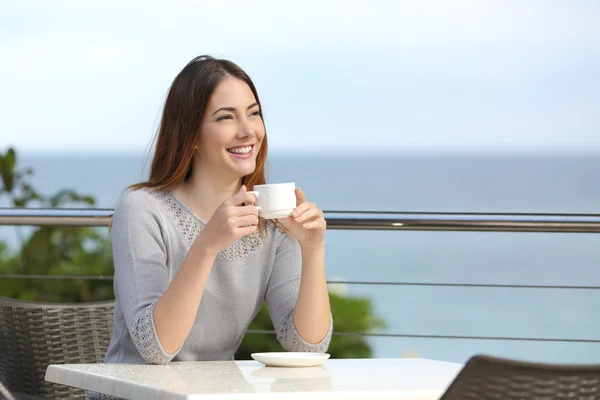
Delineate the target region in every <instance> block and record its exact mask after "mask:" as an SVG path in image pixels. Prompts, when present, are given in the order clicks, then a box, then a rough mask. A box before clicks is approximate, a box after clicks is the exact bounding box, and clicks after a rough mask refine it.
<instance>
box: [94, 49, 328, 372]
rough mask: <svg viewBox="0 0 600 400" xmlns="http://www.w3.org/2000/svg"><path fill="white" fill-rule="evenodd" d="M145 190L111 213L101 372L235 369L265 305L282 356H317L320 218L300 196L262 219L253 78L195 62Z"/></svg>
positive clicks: (229, 66) (261, 150)
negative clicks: (177, 366)
mask: <svg viewBox="0 0 600 400" xmlns="http://www.w3.org/2000/svg"><path fill="white" fill-rule="evenodd" d="M154 154H155V155H154V159H153V161H152V167H151V171H150V177H149V179H148V180H147V181H145V182H140V183H138V184H135V185H132V186H131V187H129V188H128V189H127V190H126V191H125V192H124V193H123V194H122V195H121V197H120V198H119V200H118V202H117V205H116V207H115V213H114V216H113V226H112V244H113V254H114V262H115V280H114V285H115V298H116V306H115V319H114V331H113V335H112V339H111V342H110V345H109V349H108V351H107V354H106V357H105V362H107V363H121V362H123V363H153V364H166V363H168V362H170V361H171V360H231V359H233V356H234V353H235V351H236V350H237V348H238V347H239V345H240V343H241V341H242V338H243V336H244V333H245V331H246V329H247V327H248V325H249V324H250V322H251V321H252V319H253V318H254V317H255V316H256V314H257V312H258V311H259V309H260V307H261V305H262V303H263V301H265V302H266V304H267V308H268V310H269V313H270V315H271V318H272V320H273V325H274V327H275V329H276V331H277V338H278V340H279V341H280V343H281V345H282V346H283V347H284V348H285V349H286V350H288V351H306V352H325V351H326V350H327V349H328V346H329V342H330V339H331V334H332V329H333V319H332V316H331V309H330V304H329V296H328V291H327V284H326V278H325V261H324V258H325V256H324V254H325V249H324V236H325V230H326V229H325V228H326V224H325V219H324V217H323V212H322V211H321V210H320V209H318V208H317V207H316V206H315V204H314V203H311V202H308V201H307V200H306V198H305V195H304V193H303V192H302V191H301V190H300V189H297V190H296V205H297V207H296V209H295V210H294V212H293V213H292V214H291V215H290V216H289V217H287V218H284V219H283V220H277V221H274V220H265V219H263V218H260V217H259V216H258V211H257V208H256V207H255V206H254V203H255V197H254V195H253V194H251V193H249V192H248V189H252V188H253V186H254V185H257V184H262V183H265V176H264V165H265V161H266V156H267V136H266V129H265V125H264V122H263V119H262V113H261V105H260V100H259V97H258V94H257V91H256V88H255V87H254V84H253V83H252V81H251V80H250V78H249V77H248V76H247V75H246V74H245V73H244V72H243V71H242V70H241V69H240V68H239V67H238V66H236V65H235V64H233V63H232V62H230V61H225V60H217V59H214V58H212V57H208V56H202V57H198V58H195V59H194V60H192V61H191V62H190V63H189V64H188V65H187V66H186V67H185V68H184V69H183V70H182V71H181V73H180V74H179V75H178V76H177V77H176V78H175V80H174V82H173V84H172V86H171V88H170V91H169V94H168V96H167V99H166V102H165V106H164V111H163V115H162V120H161V124H160V128H159V131H158V137H157V141H156V149H155V152H154Z"/></svg>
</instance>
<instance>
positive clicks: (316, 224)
mask: <svg viewBox="0 0 600 400" xmlns="http://www.w3.org/2000/svg"><path fill="white" fill-rule="evenodd" d="M302 227H303V228H304V229H314V230H325V228H326V227H327V221H325V220H324V219H323V218H317V219H315V220H312V221H309V222H305V223H304V224H302Z"/></svg>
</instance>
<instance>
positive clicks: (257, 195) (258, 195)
mask: <svg viewBox="0 0 600 400" xmlns="http://www.w3.org/2000/svg"><path fill="white" fill-rule="evenodd" d="M248 193H252V194H253V195H254V197H256V198H257V199H258V198H259V197H260V192H257V191H256V190H249V191H248ZM256 209H257V210H258V211H260V207H259V206H256Z"/></svg>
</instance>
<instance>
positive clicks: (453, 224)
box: [0, 208, 600, 233]
mask: <svg viewBox="0 0 600 400" xmlns="http://www.w3.org/2000/svg"><path fill="white" fill-rule="evenodd" d="M112 213H113V210H112V209H46V208H0V225H30V226H82V227H83V226H88V227H90V226H108V225H110V221H111V215H112ZM325 219H326V220H327V228H328V229H348V230H359V229H360V230H398V231H405V230H416V231H487V232H494V231H495V232H574V233H600V215H599V214H523V213H517V214H508V213H433V212H431V213H430V212H374V211H360V212H358V211H326V212H325Z"/></svg>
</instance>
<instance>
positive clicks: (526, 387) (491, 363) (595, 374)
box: [440, 355, 600, 400]
mask: <svg viewBox="0 0 600 400" xmlns="http://www.w3.org/2000/svg"><path fill="white" fill-rule="evenodd" d="M492 399H493V400H526V399H527V400H529V399H531V400H566V399H569V400H600V364H590V365H569V364H544V363H533V362H525V361H517V360H510V359H506V358H498V357H492V356H487V355H476V356H474V357H472V358H471V359H470V360H469V361H468V362H467V363H466V364H465V366H464V367H463V369H462V370H461V371H460V373H459V374H458V375H457V376H456V378H455V379H454V381H453V382H452V383H451V384H450V385H449V386H448V388H447V389H446V392H445V393H444V395H443V396H442V397H441V398H440V400H492Z"/></svg>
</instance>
